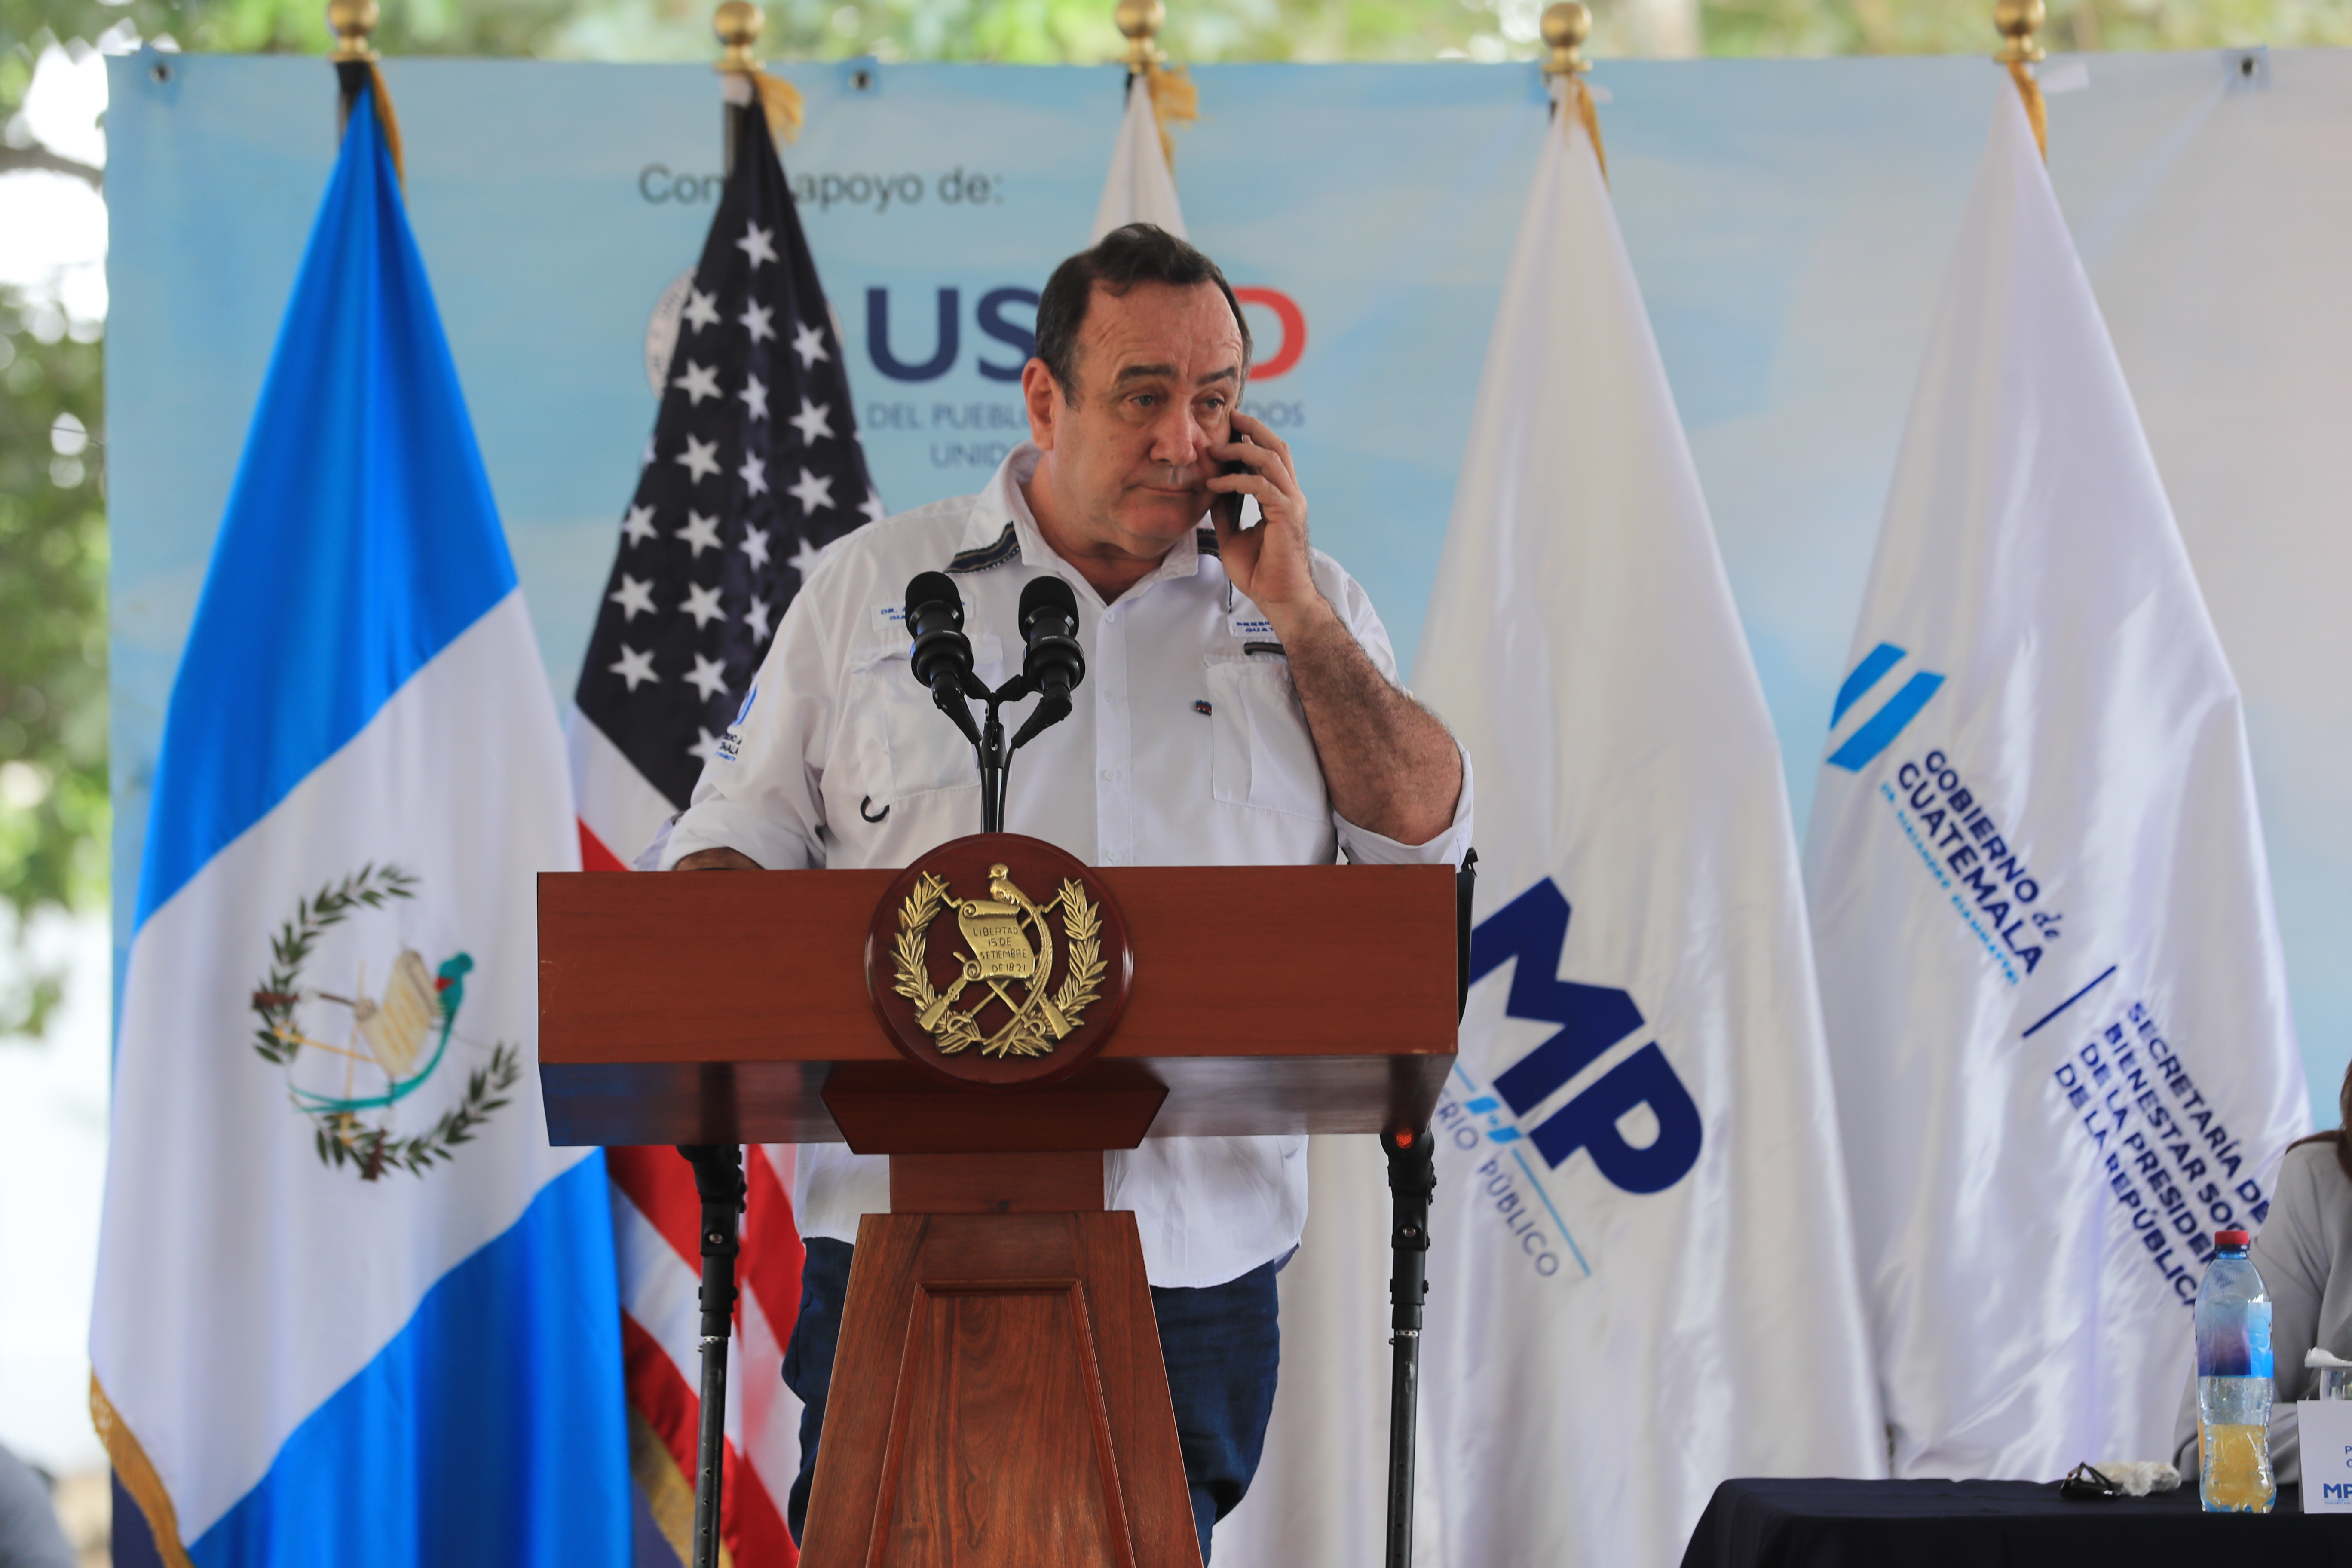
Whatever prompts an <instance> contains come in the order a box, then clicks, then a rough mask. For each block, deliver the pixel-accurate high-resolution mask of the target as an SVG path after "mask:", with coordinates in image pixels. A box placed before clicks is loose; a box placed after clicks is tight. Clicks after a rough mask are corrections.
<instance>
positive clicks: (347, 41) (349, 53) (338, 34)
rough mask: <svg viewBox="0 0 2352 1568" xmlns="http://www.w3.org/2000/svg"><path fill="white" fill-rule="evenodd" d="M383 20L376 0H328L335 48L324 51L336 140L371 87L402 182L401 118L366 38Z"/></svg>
mask: <svg viewBox="0 0 2352 1568" xmlns="http://www.w3.org/2000/svg"><path fill="white" fill-rule="evenodd" d="M382 19H383V13H382V12H381V11H379V10H378V9H377V7H376V0H327V26H328V27H329V28H330V29H331V30H332V32H333V33H334V35H335V47H333V48H332V49H331V50H329V51H328V54H327V61H328V63H329V64H331V65H332V66H333V67H334V68H335V84H336V88H337V91H336V95H335V139H336V140H337V141H338V142H340V141H341V140H342V136H343V132H345V131H347V130H349V129H350V128H351V123H352V105H353V104H355V103H357V102H358V101H359V100H360V94H361V93H362V92H364V91H366V90H367V89H369V88H370V87H373V88H374V89H375V118H376V123H377V124H378V125H380V126H382V127H383V146H384V151H385V152H387V153H391V154H392V173H393V176H394V178H395V179H397V180H399V181H400V182H401V183H402V184H404V185H405V184H407V182H408V174H407V171H406V169H405V168H404V166H403V162H404V161H403V157H402V153H401V146H400V119H399V117H398V116H397V115H395V114H394V113H393V111H392V95H391V94H390V93H388V92H386V91H385V90H384V87H383V72H382V71H379V70H378V69H376V61H377V59H378V58H380V57H379V56H378V55H377V54H376V52H375V46H374V45H373V44H372V43H370V42H369V41H368V40H369V38H370V37H372V36H373V34H374V32H375V29H376V24H377V23H378V22H379V21H381V20H382Z"/></svg>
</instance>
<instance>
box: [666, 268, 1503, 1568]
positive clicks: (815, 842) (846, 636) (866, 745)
mask: <svg viewBox="0 0 2352 1568" xmlns="http://www.w3.org/2000/svg"><path fill="white" fill-rule="evenodd" d="M1248 369H1249V329H1248V326H1247V324H1246V322H1245V321H1244V320H1243V318H1242V313H1241V308H1240V305H1239V303H1238V302H1237V301H1236V300H1234V294H1233V290H1232V289H1231V288H1230V287H1229V286H1228V285H1227V284H1226V282H1225V279H1224V277H1223V274H1222V273H1221V272H1219V271H1218V269H1217V268H1216V265H1215V264H1214V263H1213V262H1212V261H1210V260H1209V258H1207V257H1205V256H1203V255H1202V254H1201V252H1199V251H1198V250H1196V249H1194V248H1193V247H1191V246H1190V245H1187V244H1186V243H1185V242H1183V241H1182V240H1181V239H1177V238H1175V237H1172V236H1170V235H1168V234H1166V233H1164V232H1162V231H1161V230H1160V229H1158V228H1155V227H1152V226H1150V225H1144V224H1133V225H1129V226H1127V227H1126V228H1122V229H1118V230H1114V231H1113V232H1112V233H1111V234H1109V235H1108V236H1107V237H1104V239H1103V240H1102V241H1101V242H1100V243H1099V244H1097V246H1096V247H1094V248H1093V249H1092V250H1089V251H1086V252H1083V253H1081V254H1080V255H1077V256H1075V257H1072V258H1070V259H1069V260H1067V261H1066V262H1064V263H1063V264H1062V265H1061V266H1060V267H1059V268H1056V269H1055V273H1054V276H1053V278H1052V279H1050V280H1049V281H1048V282H1047V284H1046V286H1045V294H1044V296H1043V297H1042V298H1041V300H1039V303H1038V307H1037V357H1035V358H1034V359H1032V360H1031V361H1030V362H1029V363H1028V364H1027V366H1026V367H1024V370H1023V373H1022V393H1023V396H1024V400H1025V402H1026V403H1027V405H1028V411H1029V419H1030V428H1031V432H1032V434H1033V437H1034V444H1030V443H1024V445H1023V446H1021V447H1018V448H1017V449H1015V450H1014V451H1013V454H1012V455H1011V456H1009V457H1008V458H1006V459H1005V461H1004V463H1003V466H1002V467H1001V468H998V470H997V472H996V474H995V476H994V478H993V479H991V481H990V483H989V486H988V488H987V489H984V490H982V492H981V493H980V494H979V495H977V496H967V497H961V498H959V499H956V500H946V501H940V502H936V503H934V504H932V505H930V506H927V507H922V508H919V509H918V510H914V511H911V512H907V513H903V514H901V515H900V516H898V517H894V518H890V519H887V520H886V521H882V522H877V523H875V524H872V525H870V526H868V527H866V528H863V529H860V530H858V531H856V532H854V533H851V534H849V535H848V536H846V537H845V538H843V539H841V540H839V541H837V542H835V544H833V545H832V546H830V547H829V548H828V549H827V550H826V551H825V552H824V555H823V557H822V558H821V559H820V560H819V561H818V562H817V563H815V564H814V566H813V567H812V568H811V570H810V573H809V575H808V578H807V580H806V582H805V584H803V588H802V591H801V593H800V595H799V596H798V597H797V598H795V599H794V600H793V604H792V606H791V608H790V609H789V610H788V611H787V612H786V613H785V616H784V620H783V624H782V626H779V627H778V628H777V633H776V639H775V643H774V646H773V647H771V648H770V650H769V653H768V656H767V658H766V660H765V662H764V663H763V664H762V665H761V669H760V673H759V679H758V680H757V681H756V682H755V684H754V685H753V687H752V690H751V696H750V697H749V698H747V699H746V700H745V702H744V706H743V710H742V712H741V713H740V714H739V715H738V717H737V719H736V722H735V725H734V727H733V728H732V729H730V731H728V733H727V735H726V737H725V738H724V739H723V740H722V741H721V742H720V743H719V745H718V746H717V747H716V748H715V749H714V752H713V754H712V757H711V760H710V761H709V763H708V764H707V765H706V767H705V768H704V770H703V774H702V778H701V780H700V782H699V783H698V784H697V785H696V787H695V792H694V798H693V802H692V804H691V805H689V806H688V809H687V811H686V812H685V813H684V814H683V815H682V816H680V817H679V818H678V819H677V823H676V824H675V826H673V828H672V829H671V831H670V834H669V837H668V842H667V846H666V847H665V848H664V849H663V850H662V854H661V864H662V865H663V866H665V867H674V868H677V869H681V870H715V869H744V868H761V867H766V868H792V867H805V866H827V867H835V868H842V867H856V866H893V867H897V866H905V865H907V864H908V862H909V861H910V860H912V859H913V858H915V857H916V856H918V855H920V854H921V853H923V852H924V851H925V850H928V849H929V848H931V847H934V846H936V845H939V844H941V843H944V842H946V841H947V840H949V839H950V838H955V837H961V836H963V835H965V834H969V833H974V832H977V831H978V830H979V827H980V805H979V802H980V789H979V778H978V773H977V771H976V768H975V765H974V763H973V758H972V754H971V747H970V745H969V744H968V743H967V742H965V741H964V739H963V737H962V735H961V733H960V732H959V731H957V730H956V728H955V727H954V726H953V725H952V724H950V722H949V721H948V720H947V719H946V718H945V717H944V716H943V715H941V714H940V712H939V711H938V710H936V709H935V708H934V707H933V706H932V703H931V699H930V694H929V691H927V690H926V689H924V688H922V687H921V686H919V685H918V684H917V683H916V681H915V679H914V678H913V676H912V675H911V673H910V672H909V669H908V635H907V631H906V628H905V625H904V598H905V591H906V584H907V583H908V579H909V578H911V577H913V576H914V575H915V574H918V573H921V572H931V571H941V570H944V571H946V572H948V573H950V574H952V575H953V576H954V578H955V579H956V581H957V583H958V584H959V586H960V588H961V592H962V595H963V596H964V601H965V627H966V630H967V631H968V632H969V633H970V634H971V641H972V645H973V662H974V665H975V668H976V670H977V673H978V674H979V675H980V677H981V678H982V679H983V680H986V681H988V682H989V683H990V684H992V685H994V684H998V683H1000V682H1002V681H1003V680H1004V679H1006V678H1007V677H1008V676H1009V674H1010V673H1011V672H1012V670H1013V668H1017V667H1018V664H1019V656H1020V652H1021V648H1020V644H1019V641H1018V634H1017V632H1016V631H1015V629H1014V626H1015V612H1016V609H1017V606H1018V604H1019V600H1020V596H1021V590H1022V588H1023V586H1024V584H1027V583H1029V582H1030V581H1032V580H1033V579H1034V578H1036V577H1038V576H1040V575H1044V574H1055V575H1058V576H1060V577H1063V578H1064V579H1066V580H1067V581H1068V582H1069V584H1070V585H1071V587H1072V589H1073V590H1074V591H1075V593H1076V597H1077V602H1078V606H1079V621H1080V626H1079V630H1078V640H1079V642H1080V644H1081V645H1082V646H1083V647H1084V648H1085V650H1086V658H1087V674H1086V679H1085V681H1084V683H1083V684H1082V685H1081V686H1080V687H1079V688H1078V689H1077V690H1076V691H1075V692H1074V693H1073V694H1072V695H1073V697H1074V699H1075V701H1076V710H1075V711H1074V712H1073V713H1072V714H1071V716H1070V717H1069V718H1068V719H1066V721H1063V722H1062V723H1060V724H1058V725H1055V727H1054V728H1052V729H1049V730H1047V731H1044V732H1043V733H1042V734H1041V735H1039V736H1038V737H1037V738H1036V739H1035V740H1034V741H1033V742H1031V743H1030V744H1029V745H1028V746H1027V747H1026V748H1025V749H1024V750H1023V751H1022V752H1019V753H1017V755H1016V758H1015V763H1014V766H1013V769H1012V772H1011V780H1010V787H1009V792H1008V800H1007V805H1006V811H1005V828H1006V830H1007V831H1008V832H1013V833H1025V834H1029V835H1031V836H1033V837H1038V838H1044V839H1047V840H1049V841H1051V842H1053V843H1055V844H1058V845H1060V846H1061V847H1063V848H1065V849H1066V850H1068V851H1069V852H1070V853H1072V854H1073V855H1076V857H1078V858H1080V859H1082V860H1085V861H1087V862H1088V863H1090V864H1094V865H1099V866H1133V865H1231V866H1244V865H1315V864H1328V863H1329V862H1330V861H1331V860H1332V859H1334V858H1336V857H1337V855H1338V854H1339V852H1340V851H1341V850H1345V852H1346V854H1347V857H1348V858H1349V859H1350V860H1352V861H1357V862H1373V863H1383V862H1385V863H1391V864H1393V863H1399V862H1414V863H1439V862H1446V863H1454V864H1459V863H1460V860H1461V858H1462V855H1463V852H1464V851H1465V849H1466V848H1467V847H1469V833H1470V780H1469V771H1468V763H1466V761H1465V758H1464V756H1463V753H1462V752H1461V750H1460V748H1459V747H1458V746H1456V745H1455V744H1454V740H1453V738H1452V737H1451V736H1449V735H1448V734H1447V733H1446V732H1445V730H1444V726H1442V725H1441V724H1439V723H1438V721H1436V720H1435V719H1434V718H1433V717H1432V716H1431V715H1430V714H1429V713H1428V712H1427V711H1426V710H1423V708H1422V707H1421V706H1420V705H1419V704H1417V703H1416V702H1414V701H1413V700H1412V698H1411V697H1410V696H1408V695H1407V694H1406V693H1405V692H1404V691H1402V689H1399V688H1398V686H1397V685H1396V684H1395V674H1396V661H1395V657H1394V655H1393V653H1392V652H1391V648H1390V646H1389V641H1388V634H1387V633H1386V632H1385V631H1384V630H1383V629H1382V627H1381V623H1380V618H1379V616H1376V615H1374V614H1373V612H1372V607H1371V605H1370V601H1369V600H1368V599H1367V598H1366V597H1365V595H1364V593H1363V591H1362V589H1360V587H1358V586H1357V585H1356V584H1355V582H1354V581H1353V580H1352V579H1350V578H1349V576H1348V574H1346V573H1345V572H1343V571H1341V570H1340V568H1339V564H1338V563H1336V562H1334V561H1333V560H1332V559H1331V558H1330V557H1329V556H1328V555H1324V554H1322V553H1321V552H1318V551H1314V550H1312V549H1310V548H1309V546H1308V543H1307V499H1306V497H1305V496H1304V495H1303V494H1302V493H1301V491H1300V489H1299V486H1298V479H1297V474H1296V472H1295V471H1294V469H1293V468H1292V464H1291V458H1290V449H1289V447H1287V445H1286V444H1285V443H1284V442H1283V440H1282V439H1281V437H1277V436H1276V435H1275V434H1274V432H1273V431H1272V430H1270V429H1268V428H1267V427H1266V426H1265V425H1264V424H1262V423H1261V422H1259V421H1258V420H1255V419H1253V418H1251V417H1249V416H1246V415H1244V414H1242V413H1241V412H1240V411H1239V405H1240V403H1241V398H1242V388H1243V385H1244V382H1245V380H1246V378H1247V375H1248ZM1244 497H1247V498H1250V499H1254V500H1255V501H1256V502H1257V505H1258V508H1259V510H1260V511H1261V513H1262V514H1263V519H1264V521H1262V522H1261V523H1259V524H1258V525H1256V526H1255V527H1253V528H1251V529H1248V530H1246V531H1244V530H1243V529H1241V528H1240V527H1239V526H1238V518H1239V513H1240V506H1241V502H1242V500H1243V498H1244ZM1204 516H1206V517H1207V518H1209V519H1210V520H1212V521H1213V527H1204V526H1202V521H1203V518H1204ZM1032 704H1034V698H1032V699H1026V700H1024V701H1023V702H1021V703H1017V704H1013V705H1009V706H1008V707H1007V709H1006V710H1005V723H1006V727H1007V729H1008V730H1017V729H1018V728H1019V726H1020V723H1021V721H1023V720H1024V719H1025V718H1026V717H1027V714H1028V711H1029V709H1030V707H1031V705H1032ZM887 1180H888V1178H887V1162H886V1161H885V1160H883V1159H880V1158H876V1157H865V1156H858V1155H853V1154H850V1153H849V1152H846V1151H845V1150H844V1149H842V1148H841V1147H840V1146H838V1145H821V1146H816V1147H812V1148H808V1149H803V1151H802V1152H801V1155H800V1160H799V1164H798V1173H797V1176H796V1179H795V1187H796V1188H797V1190H796V1192H795V1193H794V1194H793V1196H794V1205H795V1209H796V1212H797V1214H798V1216H799V1219H800V1224H801V1230H802V1234H803V1236H804V1237H807V1238H808V1241H809V1259H808V1266H807V1268H806V1271H805V1276H804V1279H803V1292H802V1306H801V1315H800V1320H799V1321H798V1322H797V1323H796V1324H795V1326H794V1329H793V1342H792V1344H791V1346H790V1348H789V1350H788V1351H787V1353H786V1359H785V1364H784V1376H785V1379H786V1381H787V1382H788V1383H790V1384H792V1385H793V1390H794V1392H796V1393H798V1394H800V1395H801V1397H802V1398H803V1400H805V1401H806V1402H807V1405H808V1415H807V1417H806V1418H805V1420H804V1422H803V1440H802V1453H803V1460H802V1463H803V1470H802V1475H801V1478H800V1479H799V1481H798V1482H797V1483H796V1484H795V1485H794V1487H793V1490H792V1495H791V1498H790V1500H789V1504H788V1507H787V1510H786V1513H787V1521H788V1522H789V1524H790V1525H791V1527H792V1530H793V1535H794V1537H795V1539H797V1538H798V1536H799V1534H800V1531H801V1527H802V1524H803V1521H804V1520H805V1518H806V1515H807V1507H808V1487H809V1482H810V1479H811V1478H812V1477H813V1475H814V1466H815V1454H816V1447H817V1437H818V1434H819V1432H820V1430H821V1427H822V1423H823V1420H824V1398H825V1390H826V1384H828V1383H829V1381H830V1377H831V1370H832V1360H833V1350H834V1344H835V1339H836V1338H837V1335H838V1332H839V1326H840V1311H841V1301H842V1296H843V1294H844V1292H845V1289H846V1283H847V1276H848V1266H849V1256H850V1247H849V1245H848V1243H849V1242H850V1241H851V1239H852V1238H853V1237H855V1235H856V1225H857V1216H858V1215H861V1214H864V1213H869V1212H880V1211H884V1210H887V1208H888V1206H889V1200H888V1187H887ZM1105 1180H1106V1188H1107V1193H1106V1195H1107V1198H1108V1205H1109V1206H1110V1207H1112V1208H1114V1209H1122V1208H1123V1209H1131V1210H1133V1211H1134V1213H1135V1215H1136V1221H1137V1225H1138V1227H1139V1230H1140V1233H1141V1236H1142V1242H1143V1256H1144V1267H1145V1270H1146V1273H1147V1274H1148V1276H1149V1278H1150V1282H1151V1285H1152V1288H1153V1289H1152V1298H1153V1304H1154V1308H1155V1310H1156V1313H1157V1315H1158V1317H1159V1320H1160V1340H1161V1348H1162V1352H1163V1354H1164V1355H1165V1357H1166V1359H1167V1361H1168V1364H1169V1381H1170V1388H1171V1394H1173V1396H1174V1399H1175V1405H1176V1417H1177V1428H1178V1435H1179V1436H1180V1438H1181V1444H1182V1448H1183V1453H1184V1461H1185V1474H1186V1479H1187V1481H1188V1482H1189V1483H1190V1484H1191V1487H1192V1501H1193V1511H1194V1515H1195V1519H1196V1522H1197V1523H1198V1526H1199V1529H1200V1532H1201V1547H1202V1556H1203V1558H1204V1559H1205V1558H1206V1556H1207V1554H1208V1546H1209V1527H1210V1525H1211V1524H1212V1523H1213V1521H1215V1520H1216V1519H1218V1518H1222V1517H1223V1515H1224V1514H1225V1513H1227V1512H1229V1511H1231V1510H1232V1509H1233V1507H1234V1504H1235V1503H1237V1502H1239V1501H1240V1500H1241V1497H1242V1494H1243V1492H1244V1489H1246V1488H1247V1486H1248V1484H1249V1479H1250V1476H1251V1474H1252V1473H1253V1472H1254V1471H1255V1468H1256V1466H1257V1461H1258V1456H1259V1452H1260V1449H1261V1447H1262V1445H1263V1442H1264V1438H1265V1424H1266V1420H1267V1417H1268V1415H1270V1414H1271V1412H1272V1409H1273V1398H1274V1383H1275V1367H1276V1355H1277V1347H1278V1341H1277V1338H1276V1325H1275V1316H1274V1306H1275V1293H1274V1274H1275V1270H1276V1268H1279V1267H1280V1266H1281V1264H1282V1263H1283V1262H1284V1261H1286V1259H1287V1258H1288V1257H1289V1255H1290V1253H1291V1252H1292V1251H1294V1250H1296V1248H1297V1245H1298V1237H1299V1233H1300V1229H1301V1227H1302V1226H1303V1225H1304V1224H1305V1222H1306V1216H1307V1174H1306V1159H1305V1140H1304V1139H1299V1138H1213V1139H1212V1138H1203V1139H1148V1140H1146V1142H1144V1145H1143V1146H1142V1147H1141V1148H1140V1149H1138V1150H1135V1151H1132V1152H1114V1153H1112V1154H1111V1155H1109V1156H1108V1161H1107V1164H1106V1172H1105Z"/></svg>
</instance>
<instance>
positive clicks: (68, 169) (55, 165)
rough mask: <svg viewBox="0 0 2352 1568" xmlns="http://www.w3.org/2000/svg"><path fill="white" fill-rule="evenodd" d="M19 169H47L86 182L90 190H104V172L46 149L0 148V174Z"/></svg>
mask: <svg viewBox="0 0 2352 1568" xmlns="http://www.w3.org/2000/svg"><path fill="white" fill-rule="evenodd" d="M20 169H47V170H48V171H49V172H50V173H51V174H71V175H72V176H73V177H74V178H75V179H77V180H87V181H89V184H90V188H91V189H92V190H104V189H105V188H106V171H105V170H103V169H100V168H95V167H93V166H91V165H90V164H88V163H81V162H80V161H79V160H78V159H73V158H67V157H62V156H60V155H59V154H58V153H52V152H50V151H49V150H48V149H47V147H0V174H16V172H17V171H18V170H20Z"/></svg>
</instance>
